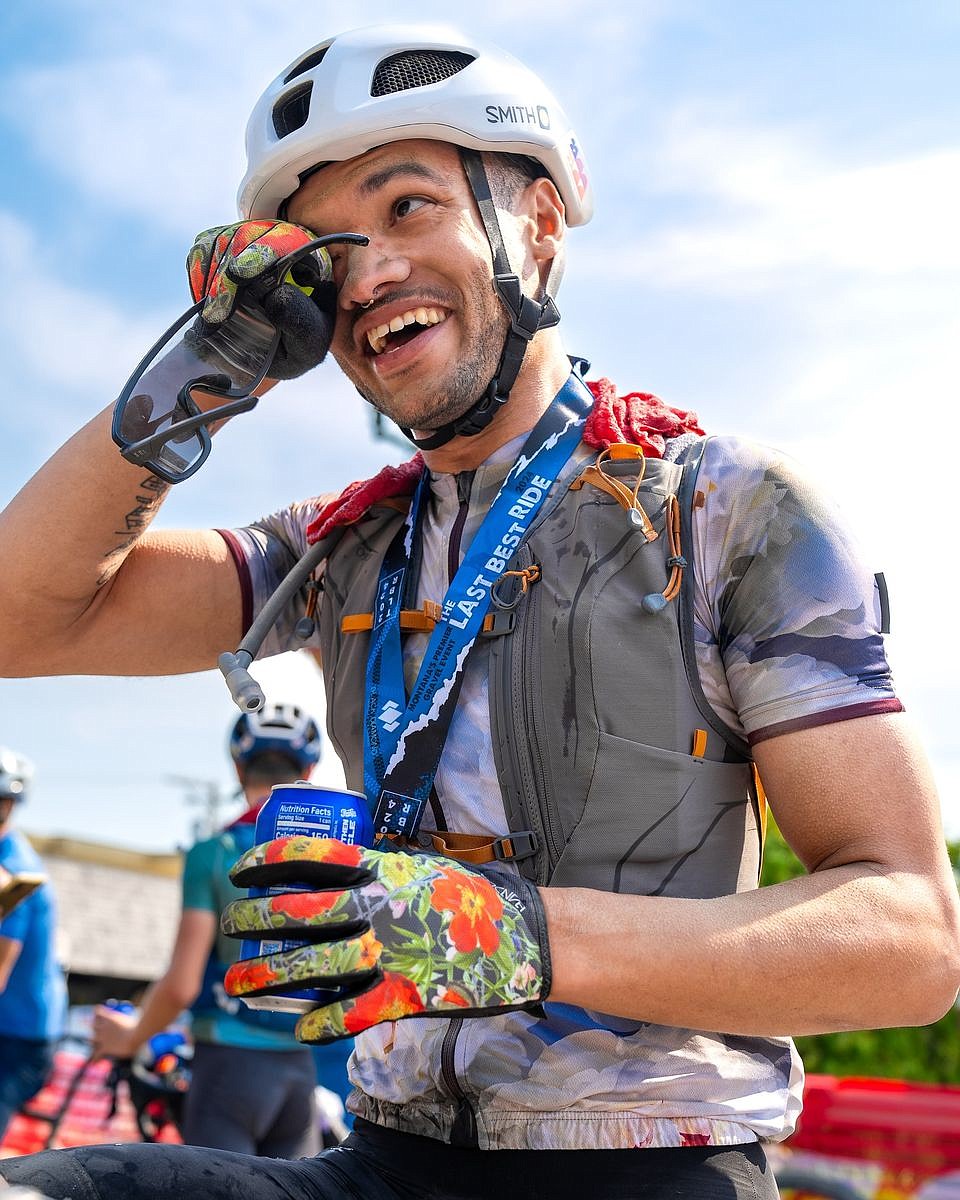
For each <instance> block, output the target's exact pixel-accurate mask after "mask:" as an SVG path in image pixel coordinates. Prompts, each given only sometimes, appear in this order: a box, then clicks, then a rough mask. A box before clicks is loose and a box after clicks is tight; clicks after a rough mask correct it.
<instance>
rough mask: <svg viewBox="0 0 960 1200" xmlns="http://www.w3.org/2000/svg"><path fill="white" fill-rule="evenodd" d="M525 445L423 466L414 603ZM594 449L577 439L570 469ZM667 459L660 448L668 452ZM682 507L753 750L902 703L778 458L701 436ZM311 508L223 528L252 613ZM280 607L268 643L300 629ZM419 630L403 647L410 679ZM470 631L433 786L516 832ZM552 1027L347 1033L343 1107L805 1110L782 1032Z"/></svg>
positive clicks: (444, 799) (599, 1129) (490, 1022)
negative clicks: (689, 507) (453, 465)
mask: <svg viewBox="0 0 960 1200" xmlns="http://www.w3.org/2000/svg"><path fill="white" fill-rule="evenodd" d="M521 444H522V439H518V440H517V441H516V442H514V443H511V444H510V445H508V446H505V447H503V448H502V449H501V450H500V451H498V452H497V453H496V454H495V455H494V456H493V457H492V458H491V459H490V460H488V461H487V462H486V463H484V464H483V465H482V466H481V467H480V468H479V469H478V470H477V471H476V472H473V473H469V474H468V475H463V476H460V477H459V478H458V477H456V476H452V475H438V476H435V477H434V478H433V479H432V481H431V483H432V491H431V502H430V505H429V511H428V512H427V513H426V515H425V519H424V522H423V527H422V542H423V564H422V568H421V573H420V579H419V586H418V603H422V601H423V599H424V598H436V597H442V596H443V594H444V592H445V591H446V587H447V583H448V581H449V577H448V571H449V568H450V564H449V563H448V561H447V558H448V553H447V551H448V544H449V541H450V533H451V530H452V528H453V524H454V521H455V520H456V519H457V515H458V511H459V509H460V501H461V497H462V496H468V504H469V507H468V510H467V520H466V526H465V528H464V536H463V538H462V541H461V553H462V552H463V551H464V550H465V549H466V548H467V547H468V546H469V543H470V539H471V538H472V536H473V534H474V533H475V531H476V529H477V528H478V527H479V524H480V522H481V520H482V517H483V514H484V512H485V511H486V508H487V507H488V505H489V503H490V502H491V500H492V499H493V497H494V495H495V494H496V491H497V490H498V488H499V486H500V484H501V482H502V481H503V478H504V476H505V475H506V472H507V470H508V469H509V467H510V465H511V463H512V462H513V459H514V456H515V455H516V454H517V452H518V451H519V449H520V446H521ZM590 456H591V452H589V451H588V450H587V448H586V447H581V452H580V453H578V454H577V455H575V460H576V461H574V462H571V464H568V472H567V473H568V474H570V473H572V472H575V471H577V470H579V468H580V467H581V466H582V465H583V463H584V462H585V461H587V460H588V459H589V458H590ZM670 456H671V446H670V445H669V444H668V448H667V457H670ZM698 489H699V490H700V491H702V492H703V494H704V497H705V503H704V505H703V507H702V508H699V509H698V510H697V511H696V513H695V515H694V530H693V542H694V544H693V545H692V546H691V547H686V548H685V551H686V553H688V554H692V557H693V560H694V567H695V570H694V575H695V579H696V582H697V592H696V597H695V637H696V644H697V646H696V648H697V660H698V665H699V671H700V676H701V683H702V686H703V690H704V693H705V695H706V697H707V699H708V700H709V702H710V704H711V706H712V707H713V708H714V709H715V710H716V712H717V714H718V715H719V716H720V718H721V719H722V720H723V721H724V722H726V723H727V724H728V725H729V726H730V727H731V728H732V729H733V730H734V731H735V732H736V733H738V734H739V735H740V736H742V737H743V738H745V739H746V740H747V741H748V742H750V743H752V744H753V743H756V742H758V741H761V740H762V739H763V738H765V737H770V736H773V735H775V734H777V733H780V732H783V731H786V730H793V729H802V728H805V727H808V726H812V725H817V724H822V723H826V722H832V721H839V720H844V719H846V718H847V717H850V716H861V715H866V714H869V713H876V712H889V711H897V710H899V708H900V704H899V702H898V701H897V699H896V696H895V694H894V691H893V684H892V680H891V676H890V671H889V667H888V665H887V662H886V658H885V654H884V649H883V644H882V639H881V635H880V613H879V607H878V603H877V600H876V594H875V587H874V580H873V576H872V574H871V573H870V572H869V571H868V570H867V569H866V568H865V567H864V566H863V565H862V564H861V562H860V561H859V558H858V556H857V552H856V549H855V548H854V546H853V543H852V542H851V539H850V538H849V536H848V534H847V533H846V532H845V531H844V529H843V527H842V525H841V523H840V522H839V520H838V518H837V515H836V513H835V512H834V511H833V509H832V508H831V507H830V506H829V505H828V504H826V503H825V501H824V500H823V498H822V496H821V495H820V494H819V493H818V491H817V490H816V489H815V488H814V487H813V486H812V485H811V484H810V483H809V481H807V480H806V479H805V478H804V476H803V474H802V473H801V472H800V471H799V470H798V469H797V467H796V465H795V464H794V463H792V462H791V461H790V460H789V459H787V458H785V457H784V456H783V455H782V454H779V453H777V452H774V451H771V450H768V449H766V448H763V447H760V446H757V445H755V444H753V443H750V442H747V441H744V440H741V439H736V438H713V439H710V440H709V441H708V443H707V446H706V450H705V453H704V459H703V463H702V466H701V469H700V474H699V478H698ZM314 509H315V503H314V502H312V501H311V502H308V503H303V504H296V505H293V506H291V507H290V508H288V509H285V510H283V511H282V512H279V513H277V514H275V515H273V516H271V517H268V518H266V519H264V520H262V521H258V522H256V523H255V524H254V525H251V526H249V527H248V528H246V529H241V530H234V531H223V536H224V538H225V539H226V541H227V543H228V545H229V546H230V547H231V550H232V552H233V554H234V557H235V559H236V562H237V566H238V571H239V573H240V580H241V586H242V589H243V593H244V598H245V604H246V605H247V607H248V614H247V615H249V613H250V612H253V611H256V610H257V609H259V607H260V605H262V603H263V602H264V600H265V599H266V597H267V596H268V595H269V593H270V592H271V590H272V589H273V587H274V586H275V585H276V583H277V582H279V580H280V579H281V578H282V576H283V575H284V574H285V573H286V571H287V569H288V568H289V567H290V566H291V565H292V563H293V561H294V560H295V559H296V558H297V557H298V556H299V555H300V554H301V553H302V551H303V549H304V548H305V536H304V528H305V526H306V524H307V522H308V521H309V519H310V517H311V516H312V514H313V512H314ZM301 614H302V603H301V604H298V605H297V606H292V607H291V610H290V612H289V613H288V614H286V616H285V618H284V619H283V620H281V622H280V623H279V625H278V627H277V628H276V629H275V630H274V632H273V634H271V636H270V639H269V641H268V643H267V644H266V645H265V646H264V651H263V652H264V653H265V654H272V653H278V652H280V651H282V650H285V649H288V648H291V647H292V646H294V645H300V644H301V643H298V642H295V641H294V639H293V637H292V630H293V625H294V623H295V621H296V619H297V618H298V617H299V616H300V615H301ZM426 642H427V635H425V634H424V635H420V634H410V635H408V637H407V638H406V641H405V645H404V655H405V669H406V671H407V682H408V686H409V684H410V683H411V682H412V679H413V678H414V677H415V674H416V671H417V669H418V667H419V663H420V659H421V657H422V655H423V653H424V650H425V647H426ZM488 653H489V643H488V642H485V641H484V640H482V639H481V641H480V642H478V644H477V645H476V647H475V648H474V650H473V651H472V652H471V657H470V659H469V660H468V667H467V671H466V679H465V682H464V685H463V689H462V691H461V695H460V700H459V703H458V707H457V711H456V713H455V715H454V718H453V721H452V723H451V726H450V731H449V735H448V739H447V743H446V747H445V750H444V755H443V759H442V761H441V764H440V770H439V772H438V775H437V779H436V791H437V794H438V797H439V800H440V804H441V806H442V809H443V812H444V815H445V817H446V821H447V826H448V828H450V829H456V830H459V831H461V832H472V833H479V834H489V835H491V836H501V835H503V834H505V833H507V832H508V825H507V820H506V816H505V812H504V806H503V801H502V798H501V795H500V788H499V784H498V780H497V771H496V768H495V765H494V759H493V751H492V746H491V734H490V719H489V710H488V688H487V661H488V660H487V656H488ZM545 1009H546V1020H542V1019H538V1018H537V1017H535V1016H533V1015H531V1014H528V1013H507V1014H504V1015H503V1016H498V1017H492V1018H488V1019H484V1020H473V1021H464V1022H461V1023H459V1026H458V1028H456V1029H454V1030H453V1031H452V1033H451V1022H449V1021H448V1020H446V1019H442V1018H430V1019H429V1020H420V1019H416V1018H414V1019H410V1020H406V1021H401V1022H397V1023H395V1024H392V1025H391V1024H384V1025H380V1026H377V1027H375V1028H373V1029H371V1030H369V1031H368V1032H366V1033H364V1034H362V1035H361V1036H360V1037H359V1038H358V1039H357V1045H356V1050H355V1053H354V1055H353V1057H352V1059H351V1070H350V1073H351V1078H352V1080H353V1082H354V1084H355V1085H356V1086H357V1088H358V1089H359V1091H358V1092H355V1093H354V1099H353V1100H352V1102H351V1107H352V1108H353V1110H354V1111H355V1112H357V1113H359V1114H360V1115H362V1116H363V1117H365V1118H367V1119H369V1120H372V1121H376V1122H379V1123H381V1124H384V1125H388V1126H392V1127H394V1128H398V1129H403V1130H406V1131H408V1132H411V1133H415V1134H423V1135H426V1136H433V1137H438V1138H441V1139H445V1140H453V1139H454V1138H456V1137H457V1136H458V1134H459V1133H460V1132H461V1131H459V1130H458V1129H455V1128H454V1120H455V1115H454V1114H455V1113H456V1111H457V1105H456V1103H454V1101H456V1100H457V1099H458V1098H459V1099H460V1100H462V1099H463V1097H466V1098H467V1100H468V1102H469V1106H470V1110H471V1112H472V1114H473V1116H474V1119H475V1123H476V1128H475V1129H474V1130H473V1131H471V1135H470V1136H471V1138H472V1140H474V1141H475V1143H476V1144H478V1145H479V1146H481V1147H483V1148H493V1149H524V1148H557V1149H574V1148H575V1149H588V1148H621V1147H632V1146H655V1147H660V1146H681V1145H723V1144H726V1145H731V1144H739V1143H743V1142H749V1141H753V1140H755V1139H757V1138H772V1139H777V1138H782V1137H785V1136H786V1135H787V1134H788V1133H789V1132H790V1131H791V1129H792V1128H793V1125H794V1122H795V1120H796V1117H797V1114H798V1113H799V1109H800V1097H801V1089H802V1078H803V1076H802V1068H801V1065H800V1062H799V1059H798V1057H797V1054H796V1051H795V1049H794V1047H793V1045H792V1043H791V1042H790V1041H789V1039H776V1038H763V1039H757V1038H749V1039H748V1038H740V1037H733V1036H730V1035H721V1034H717V1033H710V1032H707V1031H695V1030H688V1029H672V1028H668V1027H665V1026H659V1025H651V1024H646V1023H642V1022H637V1021H629V1020H621V1019H617V1018H611V1017H609V1016H605V1015H603V1014H600V1013H588V1012H585V1011H583V1010H580V1009H576V1008H572V1007H568V1006H565V1005H556V1004H551V1003H550V1002H547V1004H546V1005H545Z"/></svg>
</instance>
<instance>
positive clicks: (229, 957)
mask: <svg viewBox="0 0 960 1200" xmlns="http://www.w3.org/2000/svg"><path fill="white" fill-rule="evenodd" d="M320 746H321V735H320V730H319V729H318V727H317V724H316V722H315V721H314V720H313V718H312V717H311V716H309V715H308V714H307V713H305V712H303V711H302V710H301V709H299V708H297V707H295V706H294V705H271V706H270V707H268V708H267V709H265V710H264V711H262V712H260V713H251V714H245V715H244V716H241V717H240V718H239V720H238V721H236V723H235V724H234V725H233V727H232V729H231V734H230V755H231V757H232V759H233V762H234V764H235V766H236V771H237V777H238V779H239V780H240V785H241V787H242V788H243V796H244V800H245V801H246V804H247V807H246V810H245V811H244V812H243V813H242V814H241V815H240V816H239V817H238V818H237V819H236V820H235V821H232V822H231V823H230V824H229V825H228V826H227V827H226V829H224V830H223V831H222V832H220V833H218V834H216V835H214V836H213V837H210V838H205V839H203V840H202V841H200V842H197V843H196V845H194V846H192V847H191V849H190V850H189V851H188V852H187V856H186V861H185V863H184V870H183V913H182V915H181V918H180V926H179V928H178V930H177V938H176V943H175V945H174V949H173V955H172V958H171V960H170V965H169V966H168V968H167V970H166V972H165V973H164V974H163V976H162V977H161V978H160V979H158V980H157V982H156V983H155V984H153V985H152V987H151V988H150V989H149V990H148V991H147V993H146V995H145V997H144V1000H143V1003H142V1006H141V1008H140V1011H139V1012H138V1013H136V1014H130V1015H128V1014H124V1013H121V1012H116V1011H114V1010H113V1009H109V1008H106V1007H100V1008H98V1009H97V1011H96V1014H95V1017H94V1026H93V1032H94V1051H95V1052H96V1053H99V1054H107V1055H111V1056H112V1057H114V1058H132V1057H133V1056H134V1054H135V1053H136V1051H137V1050H138V1049H139V1047H140V1046H142V1045H143V1043H144V1042H146V1041H147V1040H148V1039H149V1038H150V1037H152V1036H153V1035H154V1034H155V1033H159V1032H160V1031H161V1030H163V1029H165V1028H167V1026H168V1025H170V1024H171V1023H172V1022H174V1021H175V1020H176V1019H177V1017H178V1016H179V1015H180V1014H181V1013H182V1012H183V1010H184V1009H187V1008H189V1009H190V1013H191V1035H192V1040H193V1042H194V1057H193V1060H192V1064H191V1084H190V1090H189V1091H188V1093H187V1097H186V1103H185V1106H184V1118H183V1128H182V1134H183V1139H184V1141H185V1142H187V1143H189V1144H190V1145H195V1146H215V1147H218V1148H219V1149H222V1150H237V1151H242V1152H244V1153H247V1154H261V1155H267V1156H269V1157H274V1158H297V1157H299V1156H300V1155H305V1154H314V1153H316V1151H317V1150H318V1149H319V1148H320V1141H319V1136H320V1135H319V1124H318V1116H317V1108H316V1100H315V1096H314V1092H315V1088H316V1085H317V1078H316V1071H315V1067H314V1055H313V1054H312V1053H311V1051H310V1049H309V1048H307V1047H305V1046H301V1045H300V1044H299V1043H298V1042H297V1041H295V1039H294V1037H293V1025H294V1022H293V1020H292V1019H290V1018H289V1017H286V1016H284V1015H282V1014H267V1013H257V1012H254V1011H253V1010H251V1009H249V1008H247V1006H246V1005H244V1004H241V1003H240V1002H239V1001H237V1000H233V999H231V998H230V997H229V996H227V994H226V993H225V992H224V990H223V977H224V974H225V972H226V970H227V968H228V966H229V965H230V963H231V962H233V960H234V959H235V958H236V956H237V953H238V951H239V945H238V943H236V942H232V941H231V940H230V939H229V938H226V937H224V936H223V935H222V934H221V933H220V932H219V928H218V921H219V917H220V913H221V911H222V910H223V908H224V907H226V905H227V904H228V903H229V902H230V901H231V900H234V899H236V898H237V897H239V896H242V895H244V894H245V893H243V892H241V891H239V890H238V889H237V888H235V887H234V886H233V885H232V884H231V882H230V879H229V875H228V872H229V870H230V867H231V866H232V865H233V863H234V862H236V860H237V858H238V857H239V856H240V855H241V854H242V853H243V852H244V851H245V850H247V849H249V848H250V847H251V846H252V845H253V843H254V826H255V822H256V817H257V813H258V812H259V811H260V808H261V806H262V805H263V803H264V801H265V800H266V799H267V798H268V796H269V795H270V790H271V788H272V787H273V786H274V784H278V783H293V782H294V781H295V780H298V779H306V778H308V777H309V774H310V771H311V770H312V768H313V767H314V766H315V765H316V763H317V761H318V759H319V757H320ZM334 1059H335V1065H336V1066H339V1068H340V1073H341V1075H342V1076H343V1078H341V1079H337V1077H336V1072H335V1069H334V1064H331V1065H330V1066H329V1068H328V1078H332V1079H336V1081H337V1082H338V1083H339V1089H338V1090H339V1092H340V1093H341V1094H342V1093H343V1092H344V1091H345V1077H346V1072H345V1070H344V1067H343V1056H342V1055H341V1054H340V1053H336V1054H335V1055H334Z"/></svg>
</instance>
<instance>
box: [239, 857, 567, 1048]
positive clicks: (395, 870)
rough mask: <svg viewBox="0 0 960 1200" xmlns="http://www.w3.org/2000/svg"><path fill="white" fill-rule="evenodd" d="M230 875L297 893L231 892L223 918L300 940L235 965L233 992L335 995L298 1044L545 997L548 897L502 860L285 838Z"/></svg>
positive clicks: (309, 1020)
mask: <svg viewBox="0 0 960 1200" xmlns="http://www.w3.org/2000/svg"><path fill="white" fill-rule="evenodd" d="M293 868H295V869H293ZM231 878H232V879H233V881H234V883H235V884H236V885H237V886H238V887H254V888H264V889H265V888H277V887H279V886H288V887H296V888H297V889H299V890H297V891H296V892H286V893H280V894H279V895H267V896H262V897H251V898H250V899H246V900H236V901H234V902H233V903H232V904H229V905H228V906H227V908H226V909H225V910H224V912H223V915H222V917H221V927H222V929H223V931H224V933H226V934H228V935H230V936H231V937H238V938H248V939H253V940H263V939H264V938H268V939H269V938H273V939H276V938H278V937H279V938H291V939H296V945H294V946H292V947H290V948H288V949H280V950H278V951H276V952H275V953H272V954H267V955H264V956H263V957H261V958H255V959H247V960H244V961H241V962H239V963H236V964H234V966H233V967H231V969H230V971H229V972H228V973H227V978H226V988H227V991H228V992H229V993H230V995H232V996H239V997H243V996H260V995H268V994H269V993H271V992H283V991H289V990H290V989H292V988H293V989H302V988H319V989H322V990H323V992H324V993H325V998H326V996H332V997H334V999H333V1001H332V1002H330V1003H326V1004H324V1005H322V1006H319V1007H317V1008H314V1009H312V1010H311V1011H310V1012H307V1013H305V1014H304V1015H303V1016H302V1017H301V1018H300V1020H299V1021H298V1023H297V1037H298V1038H299V1039H300V1040H301V1041H304V1042H327V1041H333V1040H336V1039H337V1038H342V1037H353V1036H355V1035H356V1034H357V1033H360V1032H362V1031H363V1030H364V1029H369V1028H370V1027H371V1026H373V1025H378V1024H380V1023H381V1022H383V1021H397V1020H403V1019H406V1018H409V1017H431V1016H444V1015H446V1014H448V1013H450V1012H451V1011H452V1012H456V1013H460V1014H464V1015H467V1014H469V1015H476V1016H482V1015H493V1014H495V1013H497V1012H502V1011H503V1010H505V1009H515V1008H532V1007H534V1006H536V1005H537V1004H539V1003H540V1002H541V1001H543V1000H545V999H546V998H547V996H548V994H549V991H550V950H549V944H548V941H547V929H546V921H545V918H544V914H543V906H542V903H541V900H540V895H539V893H538V891H537V889H536V888H535V887H534V886H533V885H532V884H530V883H528V882H527V881H526V880H524V879H523V878H521V877H520V876H519V875H516V874H513V873H512V872H508V871H506V870H505V869H503V868H500V867H484V868H482V869H480V868H476V867H468V866H465V865H464V864H462V863H458V862H455V861H453V860H452V859H449V858H444V857H443V856H441V855H437V854H430V853H423V852H419V853H411V852H409V851H406V850H397V851H394V850H390V851H382V850H367V849H364V848H363V847H360V846H345V845H344V844H343V843H341V842H336V841H327V840H324V839H311V838H287V839H281V840H279V841H275V842H268V843H266V844H265V845H263V846H255V847H254V848H253V849H252V850H250V851H248V852H247V853H246V854H245V855H244V856H243V858H241V859H240V861H239V862H238V863H237V865H236V866H235V867H234V869H233V871H232V872H231ZM255 964H256V965H255Z"/></svg>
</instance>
